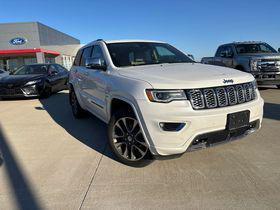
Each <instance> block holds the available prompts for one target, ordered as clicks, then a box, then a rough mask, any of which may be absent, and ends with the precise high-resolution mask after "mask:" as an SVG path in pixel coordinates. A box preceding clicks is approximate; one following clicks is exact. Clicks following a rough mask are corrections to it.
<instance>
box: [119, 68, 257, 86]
mask: <svg viewBox="0 0 280 210" xmlns="http://www.w3.org/2000/svg"><path fill="white" fill-rule="evenodd" d="M119 73H120V74H121V75H122V76H125V77H130V78H134V79H138V80H144V81H146V82H148V83H150V84H151V85H152V86H153V88H155V89H157V88H158V89H159V88H163V89H175V88H179V89H188V88H203V87H215V86H224V85H230V84H238V83H245V82H249V81H253V80H254V77H253V76H252V75H251V74H248V73H245V72H241V71H239V70H235V69H231V68H226V67H219V66H212V65H205V64H199V63H193V64H192V63H177V64H161V65H146V66H136V67H135V66H134V67H127V68H120V69H119ZM224 80H233V83H224Z"/></svg>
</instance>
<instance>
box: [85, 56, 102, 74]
mask: <svg viewBox="0 0 280 210" xmlns="http://www.w3.org/2000/svg"><path fill="white" fill-rule="evenodd" d="M85 66H86V68H88V69H100V70H103V71H105V70H106V69H107V66H106V64H105V61H104V60H102V59H100V58H87V59H86V62H85Z"/></svg>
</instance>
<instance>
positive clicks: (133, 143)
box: [108, 110, 152, 167]
mask: <svg viewBox="0 0 280 210" xmlns="http://www.w3.org/2000/svg"><path fill="white" fill-rule="evenodd" d="M108 140H109V145H110V147H111V149H112V151H113V153H114V154H115V156H116V157H117V159H118V160H119V161H120V162H121V163H124V164H125V165H128V166H133V167H143V166H146V165H148V164H149V163H150V162H151V161H152V158H151V157H152V155H151V153H150V151H149V146H148V144H147V143H146V141H145V139H144V135H143V133H142V129H141V128H140V126H139V122H138V120H137V118H136V117H135V115H134V114H133V113H131V112H129V111H128V110H119V111H117V112H116V113H115V114H113V116H112V117H111V120H110V122H109V126H108Z"/></svg>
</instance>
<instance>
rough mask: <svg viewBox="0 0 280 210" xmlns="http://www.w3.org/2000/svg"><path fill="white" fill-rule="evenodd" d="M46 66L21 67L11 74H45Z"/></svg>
mask: <svg viewBox="0 0 280 210" xmlns="http://www.w3.org/2000/svg"><path fill="white" fill-rule="evenodd" d="M47 69H48V66H47V65H30V66H22V67H20V68H19V69H17V70H16V71H15V72H14V73H13V74H14V75H26V74H47Z"/></svg>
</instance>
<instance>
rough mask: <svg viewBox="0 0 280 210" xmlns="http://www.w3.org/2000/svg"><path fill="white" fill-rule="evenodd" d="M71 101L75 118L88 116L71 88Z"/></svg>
mask: <svg viewBox="0 0 280 210" xmlns="http://www.w3.org/2000/svg"><path fill="white" fill-rule="evenodd" d="M69 101H70V105H71V108H72V113H73V115H74V117H75V118H77V119H80V118H83V117H85V116H86V111H85V110H84V109H83V108H82V107H81V105H80V103H79V101H78V99H77V96H76V93H75V91H74V90H73V89H72V88H71V89H70V92H69Z"/></svg>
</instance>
